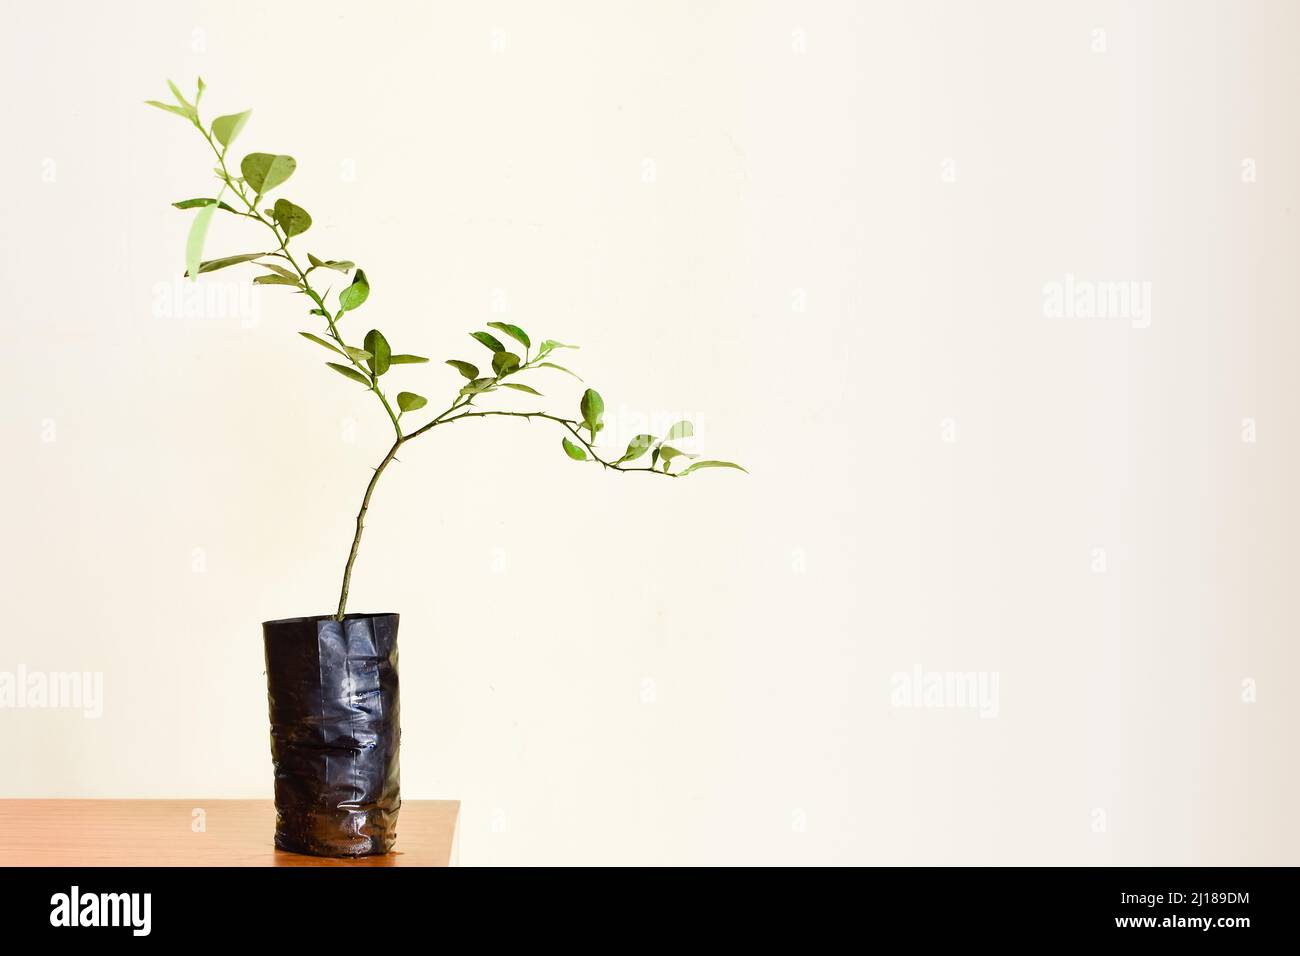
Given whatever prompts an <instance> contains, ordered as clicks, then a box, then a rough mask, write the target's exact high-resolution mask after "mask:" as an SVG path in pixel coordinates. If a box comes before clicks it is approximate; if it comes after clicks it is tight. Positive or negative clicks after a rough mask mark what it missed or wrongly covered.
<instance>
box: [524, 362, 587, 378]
mask: <svg viewBox="0 0 1300 956" xmlns="http://www.w3.org/2000/svg"><path fill="white" fill-rule="evenodd" d="M534 368H554V369H559V370H560V371H561V372H568V374H570V375H572V376H573V377H574V378H576V379H577V380H578V381H579V382H581V381H582V376H581V375H579V374H578V373H577V372H574V371H570V370H569V369H567V368H565V367H564V366H563V365H556V364H555V363H554V362H539V363H537V365H535V366H534Z"/></svg>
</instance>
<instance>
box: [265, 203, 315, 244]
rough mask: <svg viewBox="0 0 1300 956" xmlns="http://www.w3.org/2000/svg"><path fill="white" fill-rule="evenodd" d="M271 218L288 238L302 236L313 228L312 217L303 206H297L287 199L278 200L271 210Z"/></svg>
mask: <svg viewBox="0 0 1300 956" xmlns="http://www.w3.org/2000/svg"><path fill="white" fill-rule="evenodd" d="M271 217H272V218H273V219H274V220H275V221H276V222H277V223H279V225H280V228H281V229H283V230H284V234H285V236H286V237H288V238H292V237H293V236H298V235H301V234H302V233H304V232H306V231H307V230H308V229H310V228H311V216H309V215H308V214H307V210H306V209H303V208H302V207H301V206H295V205H294V204H293V203H291V202H289V200H287V199H277V200H276V201H275V207H274V208H273V209H272V210H271Z"/></svg>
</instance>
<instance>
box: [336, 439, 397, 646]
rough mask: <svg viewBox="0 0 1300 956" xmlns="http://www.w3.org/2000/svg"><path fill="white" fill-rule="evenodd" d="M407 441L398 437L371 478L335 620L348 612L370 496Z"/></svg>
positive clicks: (349, 555) (362, 505)
mask: <svg viewBox="0 0 1300 956" xmlns="http://www.w3.org/2000/svg"><path fill="white" fill-rule="evenodd" d="M403 441H405V439H403V438H401V437H398V439H397V441H395V442H393V447H392V448H390V449H388V454H387V455H385V456H384V460H383V461H381V462H380V463H379V467H378V468H376V469H375V473H374V474H373V475H372V476H371V477H370V484H368V485H366V495H365V497H364V498H362V499H361V510H360V511H358V512H357V530H356V533H355V534H354V535H353V536H352V550H351V551H349V552H348V563H347V564H346V565H345V566H344V568H343V590H342V591H341V592H340V593H339V609H338V613H337V614H335V615H334V618H335V620H338V621H341V620H343V615H344V614H345V613H346V612H347V607H348V588H349V587H351V585H352V566H353V565H354V564H356V563H357V551H358V550H359V549H360V548H361V532H362V531H364V530H365V528H366V512H367V511H369V510H370V496H371V495H373V494H374V493H375V485H377V484H379V476H380V475H382V474H383V473H384V469H385V468H387V467H388V465H389V463H390V462H391V461H392V460H393V459H394V458H396V457H397V449H399V448H401V447H402V442H403Z"/></svg>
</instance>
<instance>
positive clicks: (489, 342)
mask: <svg viewBox="0 0 1300 956" xmlns="http://www.w3.org/2000/svg"><path fill="white" fill-rule="evenodd" d="M470 335H472V336H474V338H476V339H478V340H479V341H480V342H482V343H483V344H484V345H486V346H487V347H488V348H490V349H491V350H492V351H493V352H504V351H505V349H506V347H505V346H504V345H502V344H501V343H500V342H498V341H497V340H496V339H495V338H494V337H493V336H492V335H491V334H490V333H488V332H471V333H470Z"/></svg>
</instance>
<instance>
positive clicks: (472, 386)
mask: <svg viewBox="0 0 1300 956" xmlns="http://www.w3.org/2000/svg"><path fill="white" fill-rule="evenodd" d="M496 381H497V380H496V379H494V378H476V379H474V381H472V382H470V383H469V384H467V385H465V386H464V387H463V388H462V389H461V390H460V393H461V394H462V395H477V394H478V393H479V392H490V391H492V386H493V385H495V384H496Z"/></svg>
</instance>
